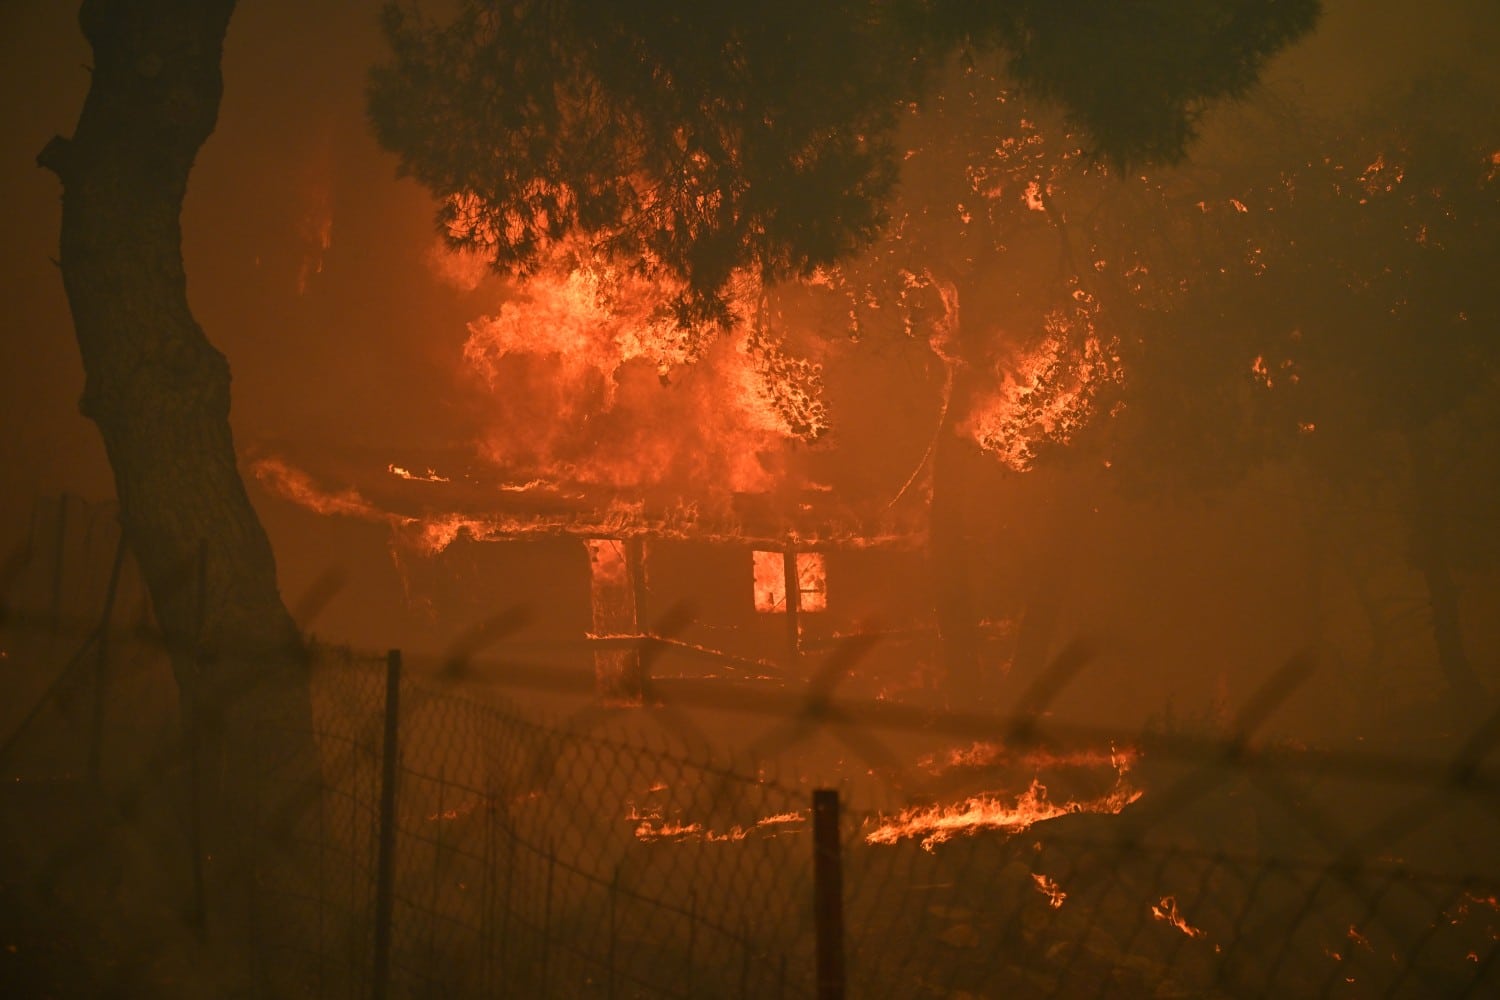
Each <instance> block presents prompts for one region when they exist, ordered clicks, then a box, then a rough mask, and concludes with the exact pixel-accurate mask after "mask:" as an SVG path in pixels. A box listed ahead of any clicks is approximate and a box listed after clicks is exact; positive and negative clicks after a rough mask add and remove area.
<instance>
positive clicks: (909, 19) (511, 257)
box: [370, 0, 1317, 324]
mask: <svg viewBox="0 0 1500 1000" xmlns="http://www.w3.org/2000/svg"><path fill="white" fill-rule="evenodd" d="M1316 11H1317V4H1316V3H1315V2H1314V0H1298V2H1291V3H1280V4H1276V5H1266V4H1262V3H1255V2H1250V0H1230V2H1221V3H1214V4H1203V3H1198V2H1193V0H1159V2H1153V3H1150V4H1144V5H1132V6H1131V7H1129V8H1128V9H1124V8H1120V7H1119V6H1118V5H1116V4H1110V3H1098V2H1086V3H1079V4H1072V5H1066V6H1059V5H1057V4H1053V3H1041V2H1025V0H1014V2H1011V3H1003V4H993V5H982V6H979V5H973V4H968V3H957V2H944V0H927V2H921V0H843V2H838V3H820V4H814V5H807V4H802V3H794V2H787V0H779V2H776V3H770V4H757V5H754V6H749V7H746V6H736V5H720V4H682V3H676V2H671V0H652V2H645V0H643V2H639V3H630V4H625V3H612V2H611V3H599V2H589V0H569V2H560V3H546V4H528V3H517V2H513V0H468V2H466V3H464V4H463V6H462V8H461V10H460V12H459V14H458V15H457V17H456V18H455V19H454V20H453V21H451V22H450V23H448V24H435V23H432V22H429V21H427V20H425V19H423V18H422V17H420V16H419V15H417V14H416V13H414V12H411V11H408V10H407V9H406V8H405V7H404V6H402V5H398V4H392V5H390V6H389V7H388V8H387V19H386V30H387V36H388V37H389V39H390V42H391V46H392V58H391V60H390V61H389V62H388V63H386V64H384V65H382V66H380V67H378V68H377V69H376V71H375V73H374V75H373V77H372V85H371V89H370V109H371V118H372V120H373V122H374V124H375V129H376V134H377V137H378V138H379V139H380V141H381V143H382V144H383V145H384V146H386V148H388V149H390V150H391V151H393V152H395V153H396V154H397V155H398V156H399V157H400V162H401V170H402V171H403V172H404V173H408V174H411V175H412V176H415V177H416V178H417V179H418V180H420V181H421V182H422V183H423V184H425V185H426V186H427V187H428V188H430V189H431V190H432V191H433V192H434V193H435V194H437V195H438V196H439V197H441V198H443V199H445V201H444V207H443V208H442V210H441V212H440V224H441V226H442V228H443V230H444V231H445V232H446V233H447V234H448V235H449V237H450V239H451V240H452V241H453V242H454V244H455V245H456V246H462V247H469V248H476V249H479V250H482V251H483V252H484V253H485V254H486V255H487V256H489V257H490V258H491V259H492V260H493V261H494V262H495V264H496V265H497V266H499V267H501V268H503V269H506V270H516V271H519V272H521V273H527V272H529V271H532V270H534V269H535V268H536V267H537V265H538V263H539V261H541V260H543V259H544V258H545V256H546V254H547V252H548V248H549V246H551V245H552V244H554V243H556V242H557V241H558V240H559V239H561V238H562V237H563V236H564V235H566V234H569V233H579V234H581V235H582V236H583V237H584V238H586V239H587V240H588V241H590V242H591V243H593V244H595V245H596V246H597V247H598V248H599V249H600V250H602V251H604V252H605V253H607V254H609V255H610V256H613V257H618V258H620V259H623V260H626V261H629V262H630V264H631V266H633V267H636V268H639V269H640V270H641V271H642V272H643V273H646V274H649V275H652V276H655V277H661V278H665V279H667V280H669V281H672V282H675V283H678V284H680V286H681V287H680V292H679V294H678V295H677V296H676V297H675V301H674V304H673V306H674V313H675V315H676V317H677V318H678V319H679V321H681V322H682V323H684V324H688V323H691V322H693V321H695V320H703V319H715V320H720V321H723V320H726V319H727V318H728V315H729V305H728V302H727V301H726V297H725V294H724V293H725V289H726V287H727V286H728V285H729V284H730V282H731V279H732V276H733V275H734V274H735V273H736V272H737V271H739V270H749V271H751V272H753V273H755V274H756V275H757V276H758V277H759V278H761V279H762V280H776V279H779V278H783V277H787V276H790V275H797V274H800V275H807V274H810V273H811V272H812V270H813V269H815V268H817V267H818V266H820V265H826V264H829V263H831V262H833V261H835V260H838V259H840V258H842V257H845V256H847V255H848V254H849V253H850V252H852V251H853V250H855V249H857V248H859V247H861V246H863V245H866V244H868V243H869V242H870V240H871V239H872V238H873V237H874V235H875V234H876V233H877V232H878V231H879V230H880V228H881V224H882V222H883V221H884V209H885V207H886V202H887V200H888V198H889V196H890V194H891V192H892V189H893V185H894V182H895V177H896V171H895V163H896V150H895V147H894V144H893V141H892V140H893V134H894V131H895V127H896V123H897V117H896V113H897V109H898V101H900V100H902V99H911V98H914V97H916V96H918V95H919V94H920V91H921V85H922V83H923V81H924V80H925V78H927V77H928V76H930V74H931V73H932V72H933V71H934V70H935V69H936V68H937V67H938V66H939V65H940V64H941V61H942V59H943V57H944V56H945V55H946V54H947V53H948V52H949V51H951V50H952V49H954V48H957V47H961V46H962V47H991V46H995V47H999V48H1001V49H1003V50H1004V51H1006V52H1009V53H1011V55H1012V57H1013V58H1012V60H1011V66H1012V71H1013V73H1014V75H1015V77H1016V78H1017V79H1018V80H1019V81H1020V83H1021V85H1022V86H1023V87H1026V88H1030V89H1032V90H1034V91H1036V92H1037V93H1039V94H1041V95H1043V96H1045V97H1048V98H1053V99H1056V100H1058V101H1060V102H1061V103H1062V104H1063V105H1064V106H1065V107H1067V108H1069V109H1070V110H1071V111H1072V112H1073V113H1074V114H1075V115H1076V116H1077V118H1078V120H1079V121H1080V122H1081V123H1082V124H1083V126H1084V127H1085V128H1087V129H1088V130H1089V131H1090V134H1091V135H1093V137H1094V139H1095V141H1096V142H1097V143H1098V146H1099V150H1100V151H1101V152H1102V153H1104V154H1105V155H1107V156H1109V157H1111V158H1113V159H1115V160H1116V161H1118V162H1128V161H1137V160H1143V159H1147V158H1169V159H1170V158H1177V157H1180V156H1181V155H1183V152H1184V150H1185V149H1186V145H1187V141H1188V139H1189V138H1190V137H1191V135H1192V133H1193V122H1194V120H1195V117H1196V114H1197V110H1198V109H1199V107H1200V106H1201V105H1202V103H1203V102H1204V101H1205V100H1207V99H1210V98H1214V97H1220V96H1224V95H1232V94H1237V93H1240V92H1242V91H1243V90H1244V89H1245V88H1246V87H1248V86H1249V84H1250V83H1252V82H1253V81H1254V79H1255V77H1256V75H1257V73H1258V71H1259V68H1260V66H1261V65H1262V63H1263V62H1264V60H1265V58H1266V57H1267V56H1268V55H1269V54H1271V53H1273V52H1275V51H1277V50H1278V49H1280V48H1281V47H1282V46H1284V45H1285V44H1286V43H1287V42H1289V41H1290V40H1291V39H1293V38H1295V37H1297V36H1298V35H1300V34H1301V33H1303V32H1305V31H1306V30H1308V29H1309V28H1310V27H1311V25H1312V22H1313V20H1314V17H1315V15H1316ZM453 196H457V197H456V198H455V197H453Z"/></svg>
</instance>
